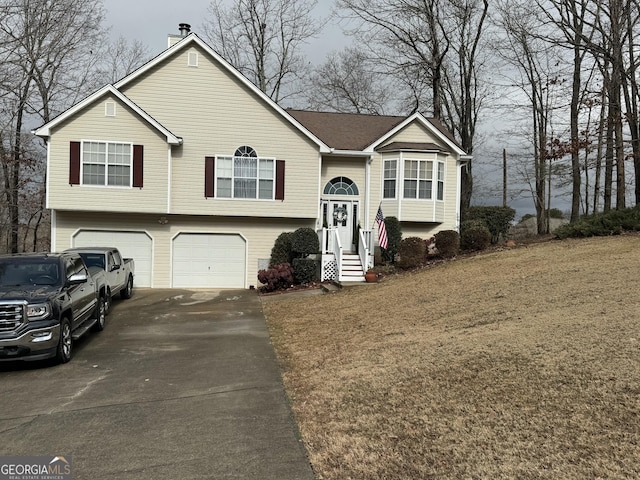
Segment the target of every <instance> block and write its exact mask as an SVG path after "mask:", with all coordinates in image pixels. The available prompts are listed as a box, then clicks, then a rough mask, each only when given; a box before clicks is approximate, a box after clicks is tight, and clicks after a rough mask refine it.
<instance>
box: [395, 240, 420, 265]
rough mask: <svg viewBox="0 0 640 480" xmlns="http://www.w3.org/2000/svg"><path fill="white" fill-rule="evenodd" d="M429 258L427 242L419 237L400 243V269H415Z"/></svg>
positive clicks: (398, 263)
mask: <svg viewBox="0 0 640 480" xmlns="http://www.w3.org/2000/svg"><path fill="white" fill-rule="evenodd" d="M426 258H427V242H426V241H424V240H423V239H422V238H419V237H407V238H403V239H402V240H401V241H400V247H399V248H398V261H397V265H398V266H399V267H400V268H415V267H418V266H420V265H422V264H423V263H424V261H425V260H426Z"/></svg>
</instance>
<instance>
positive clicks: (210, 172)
mask: <svg viewBox="0 0 640 480" xmlns="http://www.w3.org/2000/svg"><path fill="white" fill-rule="evenodd" d="M215 171H216V157H204V196H205V198H208V197H213V196H214V195H213V194H214V192H213V183H214V180H215Z"/></svg>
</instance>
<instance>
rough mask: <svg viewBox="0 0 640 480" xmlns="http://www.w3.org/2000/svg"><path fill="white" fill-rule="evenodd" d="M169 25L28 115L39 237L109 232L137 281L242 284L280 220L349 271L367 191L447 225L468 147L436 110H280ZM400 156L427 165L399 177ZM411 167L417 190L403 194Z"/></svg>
mask: <svg viewBox="0 0 640 480" xmlns="http://www.w3.org/2000/svg"><path fill="white" fill-rule="evenodd" d="M172 40H173V41H172V42H170V47H169V48H168V49H167V50H166V51H165V52H163V53H161V54H160V55H158V56H157V57H156V58H155V59H153V60H152V61H150V62H149V63H148V64H146V65H144V66H143V67H141V68H140V69H138V70H136V71H135V72H133V73H132V74H130V75H128V76H127V77H125V78H124V79H122V80H121V81H119V82H117V83H116V84H114V85H107V86H105V87H103V88H102V89H100V90H99V91H97V92H95V93H94V94H93V95H90V96H89V97H87V98H86V99H84V100H82V101H81V102H79V103H78V104H77V105H75V106H73V107H72V108H71V109H69V110H67V111H66V112H64V113H63V114H61V115H60V116H58V117H57V118H55V119H53V120H52V121H51V122H49V123H48V124H46V125H43V126H42V127H40V128H38V129H36V130H35V133H36V134H37V135H39V136H41V137H42V138H44V139H45V140H46V141H47V148H48V153H47V155H48V167H47V168H48V176H47V207H48V208H50V209H51V211H52V235H51V238H52V245H51V248H52V250H64V249H66V248H69V247H77V246H89V245H97V244H101V245H112V246H116V247H118V248H120V250H121V251H122V253H123V255H124V256H125V257H131V258H134V260H135V261H136V277H135V285H136V286H137V287H155V288H249V287H251V286H254V285H256V284H257V272H258V270H259V269H262V268H266V267H267V266H268V263H269V257H270V252H271V248H272V247H273V244H274V242H275V239H276V238H277V237H278V236H279V235H280V234H281V233H282V232H290V231H293V230H295V229H297V228H300V227H309V228H313V229H314V230H316V231H317V232H318V238H319V239H320V241H321V252H320V253H321V258H322V262H321V263H322V266H321V272H320V274H321V277H322V279H329V278H333V279H336V280H341V281H360V280H362V279H363V277H362V274H363V272H364V270H366V268H367V267H369V266H370V265H371V263H372V261H373V252H374V249H375V246H376V241H377V234H376V232H377V231H376V223H375V221H374V218H375V215H376V212H377V210H378V207H379V206H381V207H382V209H383V211H384V214H385V215H387V216H389V215H394V216H397V217H398V218H399V219H400V221H401V222H402V225H403V229H404V233H405V236H406V235H417V236H421V237H423V238H428V237H430V236H432V235H433V234H434V233H436V232H437V231H439V230H443V229H457V228H458V223H459V206H458V205H459V195H460V193H459V191H460V170H461V168H464V165H465V164H466V162H468V161H469V160H470V159H469V157H467V156H466V155H465V153H464V152H463V151H462V149H461V148H460V147H459V146H458V145H457V143H456V142H455V141H454V140H453V139H452V138H451V135H450V134H449V133H448V132H446V131H445V130H444V129H443V128H442V127H441V126H440V124H439V123H438V122H435V121H433V120H431V119H427V118H426V117H424V116H422V115H421V114H414V115H411V116H408V117H403V116H375V115H355V114H339V113H328V112H307V111H300V110H284V109H283V108H281V107H280V106H279V105H277V104H275V103H274V102H273V101H272V100H271V99H270V98H268V97H267V96H266V95H265V94H264V93H262V92H261V91H260V90H259V89H258V88H256V86H255V85H253V84H252V83H251V82H249V81H248V80H247V79H246V78H245V77H243V76H242V75H241V74H240V73H239V72H238V71H237V70H235V69H234V68H233V67H231V66H230V65H229V64H228V63H227V62H226V61H225V60H223V59H222V58H221V57H220V56H219V55H218V54H217V53H216V52H215V51H213V50H212V49H211V48H210V47H209V46H208V45H207V44H206V43H205V42H203V41H202V40H201V39H200V38H199V37H198V36H197V35H196V34H193V33H190V34H188V35H186V36H185V37H182V38H179V39H176V38H173V39H172ZM387 160H395V162H396V164H395V169H394V171H393V178H390V175H391V173H390V170H389V169H387V173H385V162H386V161H387ZM412 161H414V162H418V163H420V165H425V166H426V165H427V164H428V165H431V167H432V169H431V170H429V173H428V174H427V173H426V172H427V170H424V171H423V173H422V174H421V175H422V177H424V175H425V174H427V175H430V176H431V178H430V179H426V178H422V177H420V178H419V179H412V178H409V177H408V176H407V174H406V172H407V171H408V170H410V166H411V165H412V164H411V162H412ZM406 162H409V163H406ZM405 164H406V165H405ZM438 165H442V167H438ZM433 167H435V169H434V168H433ZM425 168H426V167H425ZM438 168H441V170H438ZM405 177H406V178H405ZM412 180H417V181H418V183H420V184H421V186H422V190H421V191H422V192H423V195H422V197H429V198H406V197H407V195H406V194H405V192H406V191H409V190H410V188H411V186H412V183H411V181H412ZM426 182H427V183H428V182H431V184H432V186H431V191H432V193H431V194H429V195H427V194H426V193H424V192H427V190H428V188H427V187H428V185H427V183H426ZM391 184H393V185H394V188H395V193H394V195H393V196H388V195H386V194H385V193H384V192H385V186H386V187H387V189H388V187H389V185H391ZM438 185H440V190H439V192H440V193H439V194H438ZM405 186H406V188H405ZM438 195H440V196H438ZM415 197H418V195H415ZM347 259H349V262H350V263H352V264H356V265H357V268H356V270H355V272H346V270H347V267H346V265H347V263H349V262H347ZM350 268H353V267H350Z"/></svg>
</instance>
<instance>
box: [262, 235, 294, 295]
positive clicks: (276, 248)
mask: <svg viewBox="0 0 640 480" xmlns="http://www.w3.org/2000/svg"><path fill="white" fill-rule="evenodd" d="M292 235H293V233H292V232H282V233H281V234H280V235H278V238H276V241H275V243H274V244H273V247H272V248H271V259H270V260H269V268H273V267H275V266H276V265H281V264H283V263H289V264H290V263H291V261H292V260H293V252H292V251H291V237H292ZM263 283H264V282H263Z"/></svg>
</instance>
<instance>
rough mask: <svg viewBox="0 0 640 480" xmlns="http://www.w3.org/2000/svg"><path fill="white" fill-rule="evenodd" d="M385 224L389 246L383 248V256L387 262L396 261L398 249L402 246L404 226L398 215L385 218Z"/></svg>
mask: <svg viewBox="0 0 640 480" xmlns="http://www.w3.org/2000/svg"><path fill="white" fill-rule="evenodd" d="M384 226H385V229H386V230H387V239H388V242H389V245H388V246H387V248H386V249H385V248H381V250H382V258H383V259H384V260H385V261H387V262H391V263H393V262H395V259H396V255H397V253H398V249H399V248H400V242H401V241H402V226H401V225H400V221H399V220H398V218H397V217H386V218H385V219H384Z"/></svg>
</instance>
